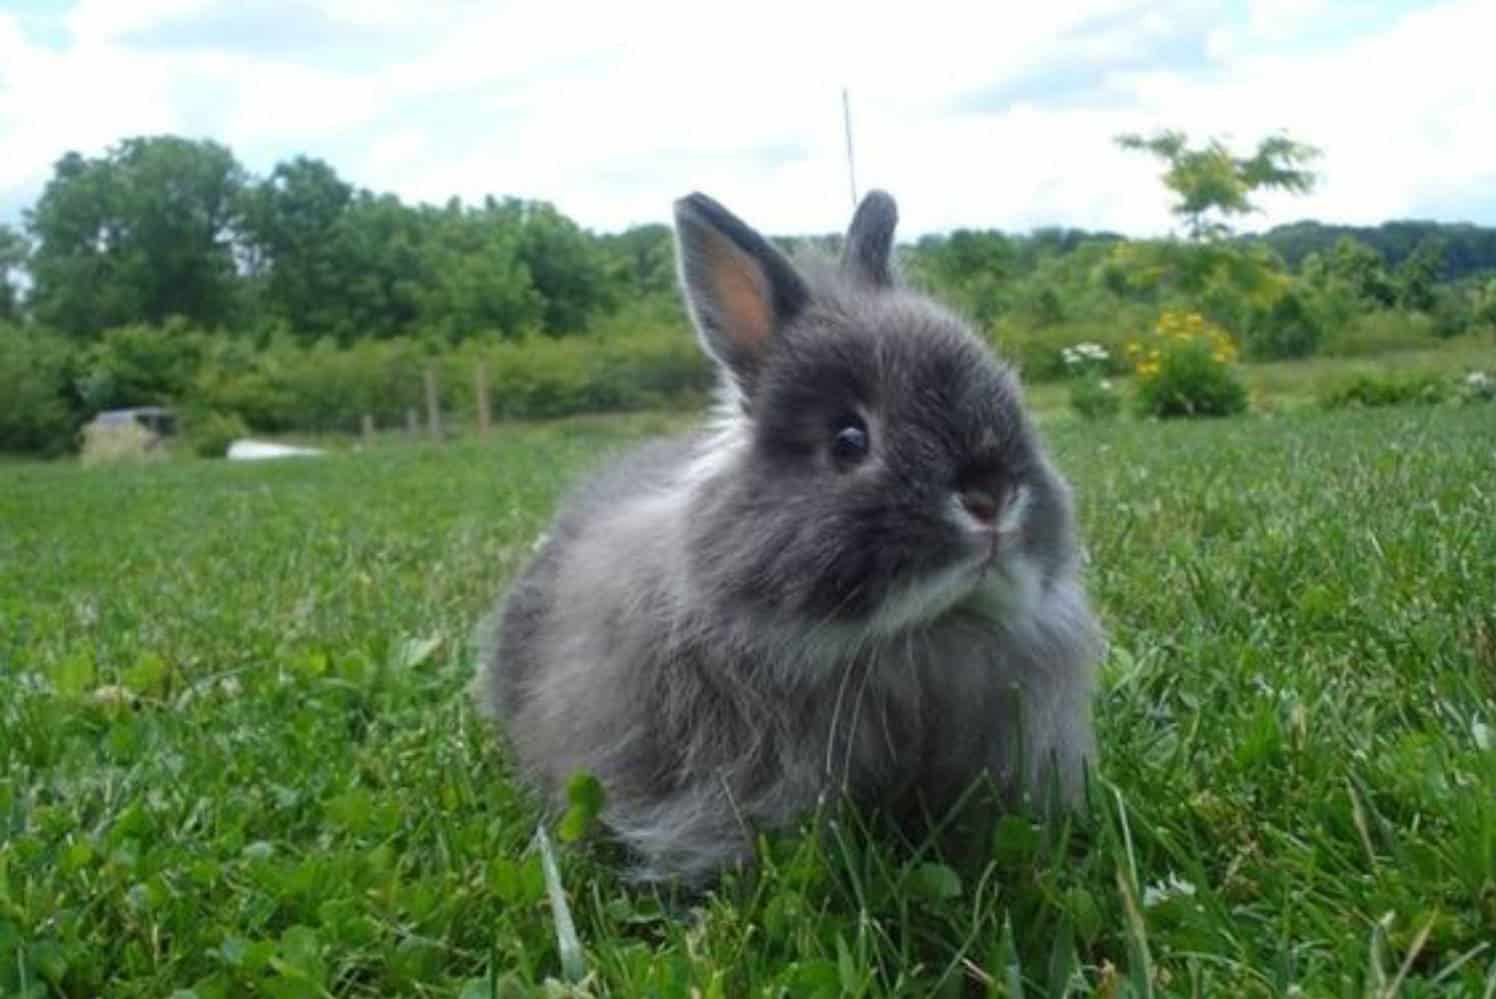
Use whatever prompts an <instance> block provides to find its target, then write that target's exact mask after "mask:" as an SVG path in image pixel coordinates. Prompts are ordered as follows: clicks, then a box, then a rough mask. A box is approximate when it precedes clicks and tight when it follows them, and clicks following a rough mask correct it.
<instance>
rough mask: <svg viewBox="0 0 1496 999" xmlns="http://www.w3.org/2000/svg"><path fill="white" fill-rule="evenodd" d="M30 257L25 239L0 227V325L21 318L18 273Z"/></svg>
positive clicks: (17, 233)
mask: <svg viewBox="0 0 1496 999" xmlns="http://www.w3.org/2000/svg"><path fill="white" fill-rule="evenodd" d="M30 255H31V246H30V244H28V243H27V242H26V237H25V236H24V235H22V234H21V233H19V232H17V231H16V230H15V229H12V228H11V227H10V226H8V225H0V323H3V322H14V321H15V320H17V319H19V318H21V289H20V281H19V273H20V271H21V270H23V269H24V268H25V266H26V260H27V258H28V257H29V256H30Z"/></svg>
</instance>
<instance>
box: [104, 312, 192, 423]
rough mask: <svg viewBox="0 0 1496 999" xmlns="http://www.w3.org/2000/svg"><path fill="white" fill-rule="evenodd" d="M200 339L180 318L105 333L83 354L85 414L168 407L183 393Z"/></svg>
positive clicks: (185, 389)
mask: <svg viewBox="0 0 1496 999" xmlns="http://www.w3.org/2000/svg"><path fill="white" fill-rule="evenodd" d="M204 340H205V337H204V336H203V334H201V333H199V332H197V331H194V330H192V329H190V328H189V327H188V326H187V325H186V324H185V323H183V322H182V321H181V320H175V319H174V320H171V321H169V322H167V323H165V324H164V325H161V326H145V325H136V326H120V327H116V328H114V329H110V330H105V331H104V333H103V335H102V336H100V338H99V339H98V341H96V342H95V343H94V344H92V345H91V346H90V347H88V349H87V350H86V351H85V353H84V356H83V361H82V365H81V367H82V370H81V375H82V377H81V378H80V385H79V393H80V395H81V396H82V400H83V403H84V406H85V407H86V408H87V409H88V411H90V412H97V411H98V410H101V409H120V408H123V407H126V406H155V405H167V404H169V403H173V402H177V401H179V400H181V399H182V398H183V397H184V396H185V395H186V394H187V392H188V390H189V388H190V387H191V385H192V382H193V379H194V378H195V377H196V375H197V372H198V368H199V367H200V366H201V364H202V361H203V349H204Z"/></svg>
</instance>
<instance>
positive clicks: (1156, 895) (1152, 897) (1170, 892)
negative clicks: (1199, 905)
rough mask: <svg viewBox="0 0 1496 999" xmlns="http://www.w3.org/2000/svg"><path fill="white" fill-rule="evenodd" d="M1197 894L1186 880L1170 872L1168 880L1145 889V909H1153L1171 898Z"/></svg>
mask: <svg viewBox="0 0 1496 999" xmlns="http://www.w3.org/2000/svg"><path fill="white" fill-rule="evenodd" d="M1194 894H1195V886H1194V885H1193V884H1191V883H1190V882H1188V881H1186V880H1184V879H1183V878H1181V877H1180V876H1179V875H1177V874H1175V873H1174V872H1173V871H1170V872H1169V877H1168V880H1166V881H1159V882H1154V883H1153V884H1151V885H1149V886H1148V887H1146V888H1144V889H1143V908H1145V909H1151V908H1153V907H1154V906H1155V905H1158V904H1159V903H1161V902H1167V901H1168V900H1169V899H1171V898H1179V897H1185V898H1188V897H1191V896H1193V895H1194Z"/></svg>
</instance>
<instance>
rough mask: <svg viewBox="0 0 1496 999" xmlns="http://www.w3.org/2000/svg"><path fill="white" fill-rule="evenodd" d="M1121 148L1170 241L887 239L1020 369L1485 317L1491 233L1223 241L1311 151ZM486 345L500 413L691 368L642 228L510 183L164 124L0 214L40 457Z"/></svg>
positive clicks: (349, 398) (11, 310) (380, 386)
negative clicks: (499, 187)
mask: <svg viewBox="0 0 1496 999" xmlns="http://www.w3.org/2000/svg"><path fill="white" fill-rule="evenodd" d="M1120 141H1121V143H1122V144H1123V145H1124V146H1126V147H1127V148H1130V149H1135V150H1138V151H1139V152H1141V153H1144V154H1147V155H1151V156H1154V157H1157V158H1158V160H1159V161H1160V163H1161V166H1162V167H1163V172H1162V174H1161V180H1162V182H1163V183H1164V184H1165V186H1166V187H1168V188H1169V190H1170V191H1171V192H1172V193H1173V194H1174V195H1175V197H1176V207H1175V211H1176V213H1177V214H1178V215H1179V216H1180V218H1181V220H1182V221H1183V222H1184V224H1185V225H1184V228H1185V231H1186V235H1185V236H1184V237H1183V238H1169V239H1155V240H1130V239H1125V238H1123V237H1121V236H1120V235H1118V234H1115V233H1108V232H1096V231H1087V230H1081V229H1066V228H1047V229H1039V230H1035V231H1033V232H1029V233H1025V234H1015V233H1004V232H1000V231H997V230H991V229H976V228H965V229H957V230H955V231H952V232H948V233H943V234H939V235H930V236H925V237H922V238H920V239H918V240H915V241H913V242H911V243H908V244H906V245H904V246H902V247H901V248H900V257H901V263H902V267H903V270H904V272H905V273H906V275H907V276H908V278H909V279H910V280H912V281H914V282H916V283H919V284H921V285H923V286H925V287H927V288H929V289H930V290H932V291H934V292H935V293H936V294H937V295H940V296H941V297H943V298H945V299H947V300H949V301H951V302H952V303H953V304H955V305H957V306H958V307H960V308H961V309H962V310H963V311H964V312H965V313H966V314H967V315H968V316H970V317H971V318H972V319H973V320H974V321H975V322H976V323H977V325H978V326H979V328H980V329H982V330H983V331H984V332H985V333H986V334H988V335H989V336H990V337H991V339H992V340H993V341H994V342H995V343H996V344H997V345H998V346H999V348H1000V349H1002V350H1003V351H1004V352H1005V353H1006V354H1008V355H1009V356H1010V357H1012V358H1013V359H1015V360H1016V361H1017V362H1018V363H1019V364H1020V365H1021V366H1022V367H1023V368H1024V370H1025V373H1026V374H1027V375H1028V376H1029V377H1031V378H1044V377H1052V376H1059V375H1062V374H1063V373H1064V365H1063V361H1062V352H1063V350H1064V348H1065V347H1066V346H1069V345H1071V344H1074V343H1077V342H1082V341H1084V342H1091V343H1099V344H1102V345H1105V346H1107V347H1109V348H1117V349H1115V350H1112V352H1111V353H1112V355H1113V356H1114V357H1117V358H1120V356H1121V353H1122V351H1121V350H1120V347H1121V346H1122V345H1123V344H1124V343H1125V341H1126V340H1127V339H1128V338H1130V337H1132V336H1135V335H1136V334H1137V333H1138V331H1139V330H1142V329H1146V328H1148V327H1149V326H1150V325H1151V324H1152V323H1153V322H1154V321H1155V320H1156V319H1157V317H1158V316H1159V314H1160V312H1161V310H1164V309H1173V310H1178V309H1186V310H1189V311H1195V312H1199V313H1201V314H1202V315H1204V316H1206V317H1208V318H1209V319H1210V321H1211V322H1212V323H1214V324H1217V325H1219V326H1221V327H1222V328H1224V329H1226V330H1228V331H1229V332H1230V334H1231V335H1232V336H1233V337H1234V338H1235V339H1236V340H1237V342H1238V343H1239V345H1240V347H1241V348H1242V352H1243V354H1244V355H1246V356H1248V357H1258V358H1269V357H1296V356H1304V355H1308V354H1313V353H1317V352H1326V351H1329V352H1336V353H1358V352H1359V353H1364V352H1368V351H1370V350H1375V349H1385V348H1387V347H1391V346H1397V345H1407V344H1408V343H1416V342H1419V341H1421V340H1424V339H1428V338H1432V337H1438V336H1445V337H1448V336H1456V335H1460V334H1462V333H1465V332H1467V331H1469V330H1471V329H1476V328H1485V327H1487V326H1492V325H1496V280H1493V275H1496V230H1492V229H1482V228H1479V227H1475V226H1468V225H1464V226H1447V225H1437V224H1434V223H1420V222H1395V223H1387V224H1386V225H1383V226H1380V227H1376V228H1371V229H1349V228H1346V227H1337V226H1326V225H1320V224H1319V223H1314V222H1301V223H1296V224H1294V225H1291V226H1282V227H1278V228H1277V229H1274V230H1271V231H1270V232H1268V233H1266V234H1263V235H1261V236H1238V235H1237V234H1236V233H1235V232H1234V231H1233V228H1232V225H1233V223H1234V221H1235V220H1236V219H1239V218H1241V217H1243V216H1244V215H1246V214H1247V213H1248V212H1250V211H1251V210H1252V209H1253V205H1252V197H1253V196H1254V195H1255V193H1256V192H1258V191H1261V190H1269V189H1279V190H1288V191H1302V190H1307V189H1308V187H1309V186H1311V185H1312V183H1313V181H1314V175H1313V174H1312V172H1311V171H1309V170H1308V168H1307V165H1306V164H1307V163H1308V162H1309V161H1310V160H1312V156H1313V150H1312V149H1310V147H1307V146H1300V145H1299V144H1297V143H1294V142H1291V141H1289V140H1287V139H1286V138H1283V137H1278V136H1274V137H1269V138H1268V139H1265V140H1263V141H1262V142H1261V143H1260V144H1259V146H1258V147H1257V149H1256V150H1255V151H1254V152H1252V154H1251V155H1248V156H1235V155H1233V154H1232V153H1231V152H1230V151H1229V150H1226V149H1225V148H1224V147H1223V146H1221V145H1220V144H1219V143H1216V142H1213V141H1212V142H1207V143H1204V144H1201V145H1191V144H1190V143H1189V142H1188V141H1187V139H1186V137H1185V136H1183V135H1181V134H1178V133H1173V132H1164V133H1159V134H1158V135H1155V136H1151V137H1146V138H1145V137H1141V136H1125V137H1121V140H1120ZM838 239H839V237H837V236H835V235H830V236H824V237H812V238H808V239H798V240H797V239H781V240H780V242H781V243H782V244H783V245H784V246H785V247H786V248H788V249H794V248H795V247H796V246H797V245H798V244H801V243H816V244H820V245H823V246H824V247H826V248H829V249H831V250H833V251H834V250H835V249H836V248H837V244H838ZM484 352H487V354H486V355H485V356H490V357H491V358H492V359H493V361H494V364H493V365H492V366H490V367H491V370H494V371H495V372H496V373H495V375H494V378H495V379H497V380H501V381H502V384H497V383H496V385H495V397H496V403H497V405H498V407H499V411H500V412H501V413H503V414H505V415H510V416H519V417H523V416H551V415H560V414H562V413H566V412H573V411H577V410H582V409H597V408H603V409H607V408H624V407H628V406H636V405H639V406H642V405H656V404H660V403H661V402H662V401H668V400H669V399H670V398H674V397H677V396H679V394H680V393H686V394H688V395H689V394H692V393H699V392H700V391H701V389H702V388H703V387H704V386H705V385H706V384H707V381H708V374H709V373H708V372H707V371H706V370H705V367H704V365H702V364H701V362H700V358H699V356H698V355H697V353H696V351H695V349H694V345H693V344H692V343H691V341H690V338H689V337H688V336H687V335H686V333H685V323H684V316H683V314H682V311H681V309H680V306H679V304H678V303H677V301H676V296H675V293H674V267H673V251H672V246H671V234H670V230H669V228H668V227H667V226H664V225H644V226H638V227H635V228H632V229H629V230H626V231H624V232H621V233H616V234H596V233H592V232H589V231H588V230H586V229H584V228H583V227H581V226H579V225H578V224H577V223H576V222H575V221H573V220H572V219H570V218H568V217H567V216H566V215H565V214H564V213H562V212H561V211H560V210H559V209H558V208H557V207H556V206H554V205H551V204H549V203H546V202H543V201H535V200H524V199H520V198H514V197H502V198H499V197H486V198H484V199H482V200H481V201H480V202H478V203H476V204H465V203H463V202H462V201H460V200H458V199H456V198H453V199H451V200H449V201H448V202H447V203H446V204H444V205H440V206H435V205H428V204H408V203H406V202H404V201H402V200H401V199H399V198H398V197H396V196H394V195H392V194H376V193H374V192H372V191H369V190H366V189H362V188H358V187H356V186H355V185H353V184H351V183H349V182H348V181H347V180H345V179H344V178H342V177H340V176H339V175H338V173H337V172H336V170H335V169H334V168H333V167H332V166H331V165H329V164H327V163H325V162H323V161H321V160H317V159H312V158H308V157H304V156H299V157H296V158H293V159H290V160H288V161H285V162H282V163H280V164H278V165H276V166H275V167H274V169H272V170H271V171H270V172H269V174H268V175H265V176H254V175H252V174H251V173H250V172H249V171H248V170H246V169H245V167H244V166H243V165H242V164H241V163H239V161H238V160H237V159H236V158H235V157H234V155H233V154H232V152H231V151H230V150H229V149H228V148H227V147H226V146H224V145H222V144H220V143H217V142H214V141H211V140H193V139H187V138H182V137H178V136H170V135H165V136H140V137H134V138H129V139H126V140H124V141H122V142H120V143H119V144H117V145H115V146H114V147H112V148H110V149H108V150H107V151H105V152H104V153H103V154H101V155H98V156H92V157H87V156H83V155H80V154H78V153H75V152H74V153H68V154H67V155H65V156H64V157H62V158H61V159H60V160H59V161H58V162H57V163H56V164H55V166H54V169H53V171H52V175H51V177H50V179H49V181H48V182H47V184H46V185H45V187H44V189H43V190H42V192H41V194H40V196H39V197H38V199H37V201H36V203H35V204H34V205H33V206H32V207H31V208H30V209H29V210H28V211H27V212H25V214H24V222H23V224H22V226H20V227H5V226H0V450H12V451H14V450H21V451H47V450H50V451H55V450H59V449H65V448H66V447H68V446H70V442H71V441H72V440H74V437H73V435H74V433H75V431H76V428H77V426H78V425H79V424H80V423H81V421H83V420H84V419H86V418H87V417H88V416H90V415H91V414H92V413H93V412H96V411H97V410H99V409H101V408H107V407H111V406H122V405H137V404H146V403H175V404H180V405H184V406H188V407H192V408H194V409H197V410H201V411H205V412H213V413H218V414H227V415H230V416H233V417H235V418H237V419H240V420H242V421H243V422H244V423H245V425H246V426H247V427H249V428H251V429H261V430H282V429H353V427H354V426H356V424H357V421H358V419H359V415H360V413H361V412H368V411H369V408H370V407H376V408H377V407H379V406H381V405H382V406H384V407H385V408H388V407H389V406H390V405H393V404H394V402H393V401H394V400H397V399H403V398H405V396H406V395H407V394H409V392H410V391H413V389H410V388H409V387H408V383H409V382H410V380H411V379H412V377H414V378H417V379H418V378H419V375H418V372H415V369H416V368H418V367H419V366H420V365H422V364H425V363H433V359H436V360H440V361H441V362H442V363H448V362H449V361H450V358H452V357H455V356H459V355H460V356H463V357H470V356H476V355H477V354H483V353H484ZM423 359H424V360H423ZM1119 363H1120V362H1119Z"/></svg>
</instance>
